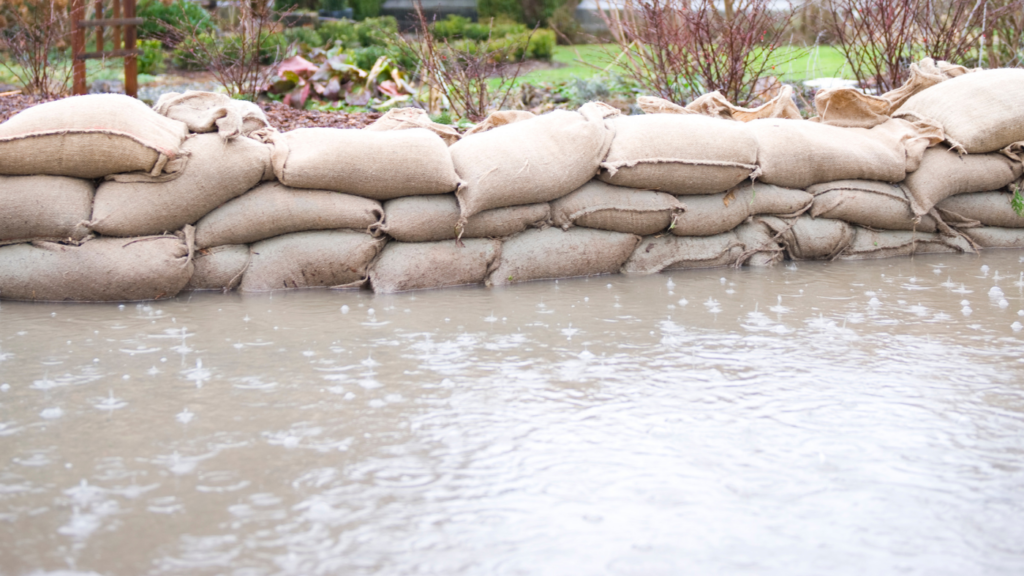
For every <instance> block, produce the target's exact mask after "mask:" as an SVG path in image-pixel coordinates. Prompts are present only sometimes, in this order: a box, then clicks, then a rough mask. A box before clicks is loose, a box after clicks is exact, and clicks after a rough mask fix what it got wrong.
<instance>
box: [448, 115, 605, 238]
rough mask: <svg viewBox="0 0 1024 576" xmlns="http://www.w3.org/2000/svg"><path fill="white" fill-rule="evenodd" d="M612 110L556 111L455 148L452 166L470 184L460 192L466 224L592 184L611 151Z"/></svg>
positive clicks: (468, 139)
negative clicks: (492, 211) (482, 214)
mask: <svg viewBox="0 0 1024 576" xmlns="http://www.w3.org/2000/svg"><path fill="white" fill-rule="evenodd" d="M606 108H609V109H610V107H602V106H596V105H594V104H587V105H585V106H583V107H582V108H580V110H579V112H568V111H565V110H555V111H554V112H550V113H548V114H544V115H543V116H538V117H536V118H531V119H529V120H522V121H519V122H513V123H511V124H506V125H504V126H499V127H497V128H494V129H491V130H488V131H486V132H483V133H478V134H473V135H472V136H466V137H464V138H463V139H462V140H460V141H459V142H458V143H456V144H454V145H453V146H452V147H451V153H452V161H453V162H454V163H455V170H456V172H458V173H459V176H461V177H462V179H463V180H465V182H466V184H465V186H463V187H461V188H459V190H458V192H456V196H457V197H458V199H459V206H460V208H461V217H460V223H461V224H464V223H465V222H466V220H467V219H468V218H469V217H471V216H473V215H475V214H479V213H480V212H483V211H484V210H490V209H492V208H503V207H506V206H519V205H522V204H536V203H540V202H549V201H551V200H555V199H557V198H561V197H562V196H565V195H566V194H568V193H570V192H572V191H573V190H575V189H577V188H579V187H580V186H582V185H584V184H586V183H587V181H588V180H590V179H591V178H593V177H594V175H595V174H596V173H597V169H598V166H599V164H600V163H601V160H603V159H604V157H605V155H606V154H607V153H608V147H609V146H610V145H611V140H612V132H611V130H610V129H609V128H608V127H607V126H606V125H605V120H604V117H605V115H607V114H611V113H612V112H611V111H609V110H608V109H606ZM614 112H615V113H617V111H614Z"/></svg>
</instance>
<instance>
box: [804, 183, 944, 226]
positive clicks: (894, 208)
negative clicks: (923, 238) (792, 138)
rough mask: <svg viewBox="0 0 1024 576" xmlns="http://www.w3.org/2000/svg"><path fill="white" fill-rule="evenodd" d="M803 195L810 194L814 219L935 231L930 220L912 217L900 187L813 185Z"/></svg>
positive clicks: (902, 188)
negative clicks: (832, 219) (812, 195)
mask: <svg viewBox="0 0 1024 576" xmlns="http://www.w3.org/2000/svg"><path fill="white" fill-rule="evenodd" d="M807 191H808V192H810V193H811V194H814V206H813V207H812V208H811V216H813V217H814V218H834V219H836V220H845V221H846V222H849V223H851V224H857V225H860V226H867V227H869V228H879V229H882V230H917V231H920V232H935V231H936V221H935V219H934V218H932V216H930V215H928V214H924V215H922V216H917V215H915V214H914V211H913V209H912V208H911V205H910V198H909V195H908V193H907V190H906V188H904V187H903V186H902V185H900V184H890V183H888V182H872V181H870V180H838V181H836V182H826V183H824V184H815V185H814V186H811V187H810V188H808V189H807Z"/></svg>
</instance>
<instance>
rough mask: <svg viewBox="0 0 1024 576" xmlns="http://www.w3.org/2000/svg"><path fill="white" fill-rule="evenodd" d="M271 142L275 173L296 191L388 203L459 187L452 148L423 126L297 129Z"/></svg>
mask: <svg viewBox="0 0 1024 576" xmlns="http://www.w3.org/2000/svg"><path fill="white" fill-rule="evenodd" d="M268 139H269V140H270V142H271V143H272V144H273V145H274V155H273V163H274V174H275V175H276V176H277V179H278V180H280V181H281V183H282V184H284V185H285V186H291V187H293V188H309V189H312V190H334V191H335V192H345V193H346V194H355V195H356V196H364V197H366V198H373V199H374V200H389V199H391V198H398V197H400V196H415V195H419V194H444V193H446V192H453V191H455V189H456V188H457V187H458V186H459V176H458V174H456V173H455V168H454V167H453V166H452V157H451V155H449V154H448V146H446V145H445V143H444V140H442V139H441V138H440V137H439V136H438V135H437V134H434V133H432V132H430V131H429V130H425V129H422V128H414V129H410V130H387V131H381V132H374V131H367V130H341V129H338V128H299V129H298V130H292V131H291V132H285V133H283V134H280V133H278V134H271V135H270V136H269V137H268Z"/></svg>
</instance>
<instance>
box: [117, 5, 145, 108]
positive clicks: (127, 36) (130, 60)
mask: <svg viewBox="0 0 1024 576" xmlns="http://www.w3.org/2000/svg"><path fill="white" fill-rule="evenodd" d="M115 1H116V0H115ZM124 17H125V18H135V0H124ZM136 30H137V27H136V26H135V25H134V24H131V25H128V26H127V27H126V28H125V31H124V48H125V50H128V51H130V53H129V54H128V55H127V56H125V57H124V93H125V94H127V95H129V96H131V97H132V98H137V97H138V95H139V60H138V57H137V56H136V55H135V36H136V34H137V32H136Z"/></svg>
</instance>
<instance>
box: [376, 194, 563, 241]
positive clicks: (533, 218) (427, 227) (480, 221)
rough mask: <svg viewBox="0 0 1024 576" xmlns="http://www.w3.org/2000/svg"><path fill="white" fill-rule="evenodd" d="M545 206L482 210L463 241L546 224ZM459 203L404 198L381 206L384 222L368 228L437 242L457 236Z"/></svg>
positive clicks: (446, 197)
mask: <svg viewBox="0 0 1024 576" xmlns="http://www.w3.org/2000/svg"><path fill="white" fill-rule="evenodd" d="M550 214H551V212H550V209H549V207H548V204H546V203H544V204H526V205H524V206H511V207H508V208H495V209H493V210H485V211H483V212H480V213H479V214H477V215H475V216H471V217H470V218H469V220H468V221H467V222H466V224H465V226H463V228H462V237H463V238H503V237H505V236H511V235H513V234H518V233H519V232H522V231H523V230H526V229H527V228H529V227H539V226H544V225H546V224H547V221H548V219H549V218H550ZM458 223H459V204H458V201H457V200H456V199H455V196H454V195H450V194H445V195H441V196H408V197H406V198H396V199H394V200H388V201H387V202H385V203H384V223H383V224H382V225H379V226H375V227H373V228H372V230H373V231H374V232H382V233H385V234H387V235H388V236H391V237H392V238H394V239H395V240H398V241H399V242H437V241H440V240H454V239H455V238H456V237H457V236H458V231H457V230H456V227H457V225H458Z"/></svg>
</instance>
